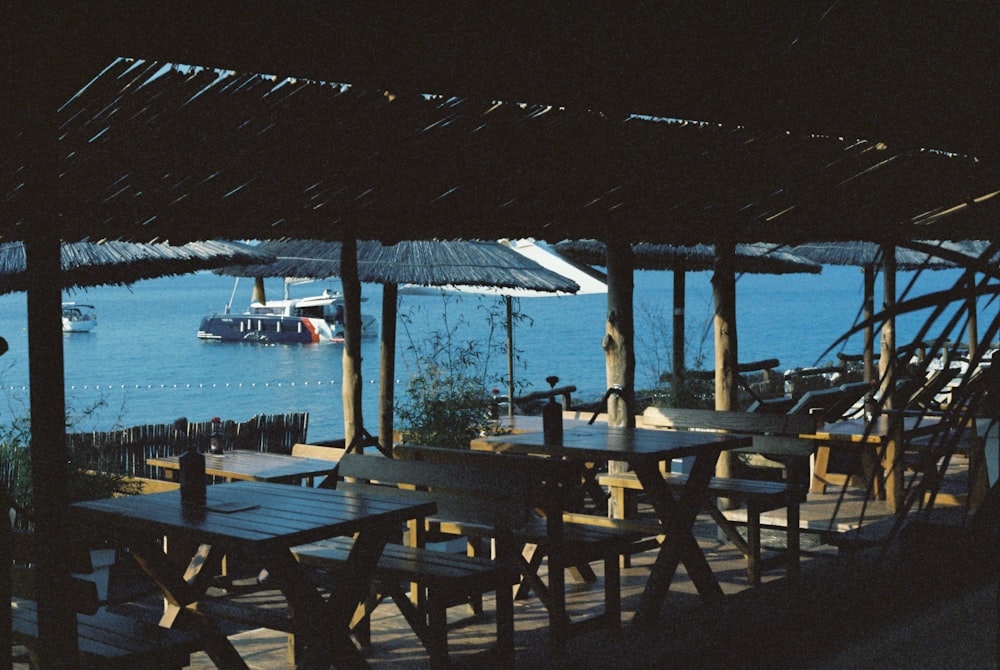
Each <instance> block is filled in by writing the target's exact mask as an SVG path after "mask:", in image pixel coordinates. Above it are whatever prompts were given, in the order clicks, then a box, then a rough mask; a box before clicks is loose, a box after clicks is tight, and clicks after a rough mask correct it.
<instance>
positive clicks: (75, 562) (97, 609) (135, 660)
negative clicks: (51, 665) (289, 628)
mask: <svg viewBox="0 0 1000 670" xmlns="http://www.w3.org/2000/svg"><path fill="white" fill-rule="evenodd" d="M5 512H6V510H5ZM0 527H2V529H0V536H6V537H0V541H3V542H4V543H5V544H6V546H7V547H8V548H9V550H10V553H11V557H12V558H13V565H11V566H10V567H9V569H10V575H11V578H10V585H11V596H12V597H11V609H10V611H11V631H12V633H11V638H12V641H13V642H14V643H15V644H20V645H23V646H24V647H26V648H27V649H28V651H29V653H30V654H31V656H32V658H33V661H32V663H33V664H34V665H36V666H37V665H38V656H37V649H38V645H39V640H38V607H37V605H36V604H35V600H36V597H37V595H36V594H37V589H36V582H37V572H36V569H35V552H34V548H33V546H32V545H33V539H32V536H31V533H30V532H27V531H23V530H12V529H10V528H9V526H8V524H7V518H6V514H4V518H3V519H0ZM71 553H72V556H70V557H68V558H69V563H70V569H71V570H72V571H74V572H75V573H80V574H82V573H89V572H91V571H92V565H91V563H90V553H89V552H88V551H86V550H84V549H82V548H78V549H74V551H73V552H71ZM61 602H62V603H63V604H64V605H65V607H68V608H73V611H74V612H76V613H77V614H76V621H77V631H76V633H77V648H78V651H79V663H80V667H82V668H95V669H104V668H122V669H123V670H131V669H132V668H150V669H153V668H156V669H162V668H182V667H184V666H187V665H189V664H190V661H191V654H192V653H193V652H195V651H197V650H199V649H200V648H201V647H200V643H199V641H198V638H197V637H196V636H195V635H193V634H191V633H188V632H186V631H181V630H172V629H168V628H162V627H160V626H158V625H156V624H155V623H149V622H145V621H141V620H139V619H136V618H133V617H129V616H123V615H119V614H114V613H111V612H109V611H107V610H106V609H102V607H104V606H105V605H106V603H105V602H102V601H101V600H100V599H99V598H98V589H97V584H96V583H95V582H94V581H90V580H87V579H84V578H81V577H77V576H73V577H72V578H71V582H70V588H69V589H68V591H67V592H65V593H63V594H61ZM2 653H9V649H4V650H3V652H2Z"/></svg>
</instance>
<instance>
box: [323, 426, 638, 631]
mask: <svg viewBox="0 0 1000 670" xmlns="http://www.w3.org/2000/svg"><path fill="white" fill-rule="evenodd" d="M396 453H397V454H405V455H406V458H394V459H384V460H385V461H388V462H389V464H391V465H387V464H385V463H378V462H375V461H373V460H371V459H370V457H369V460H366V461H363V462H362V461H358V458H359V457H353V458H350V457H346V456H345V459H344V460H343V461H341V468H342V470H341V475H342V476H343V477H344V478H345V482H344V483H343V484H342V485H346V486H348V487H350V486H353V484H352V483H351V482H350V480H351V478H352V477H356V478H360V479H375V480H378V481H380V482H383V483H393V484H396V485H402V486H408V487H419V488H422V489H427V490H429V495H431V496H432V497H433V499H434V500H435V501H436V502H437V504H438V513H437V515H435V516H434V517H430V518H429V521H430V522H432V523H435V524H437V526H438V528H439V529H440V530H441V531H442V532H446V533H447V532H452V533H459V534H461V535H463V536H466V537H471V538H473V539H474V540H481V539H491V540H493V542H494V543H495V547H496V549H495V551H496V557H497V560H498V561H499V562H501V563H503V564H504V565H507V566H512V567H514V568H516V570H517V572H518V573H519V574H520V576H521V580H522V588H521V590H520V594H521V595H525V594H526V593H527V591H528V590H529V589H530V590H531V591H534V592H535V594H536V595H537V596H538V597H539V599H540V600H541V601H542V602H543V603H544V604H545V606H546V608H547V609H548V612H549V622H550V634H551V641H552V644H553V646H554V648H556V649H557V650H559V649H561V648H563V647H564V646H565V644H566V640H567V638H568V636H569V635H570V634H571V633H580V632H585V631H587V630H592V629H594V628H595V627H598V626H600V627H605V628H608V629H611V630H613V631H615V632H616V633H617V632H619V631H620V629H621V596H620V570H619V566H618V557H619V556H620V555H621V554H622V553H627V552H629V551H630V546H631V545H632V544H633V543H636V542H641V541H642V539H643V537H642V535H641V534H640V533H638V532H636V531H635V530H633V529H621V528H599V527H596V526H591V525H585V524H578V523H566V522H564V518H563V514H562V509H563V507H562V491H563V489H564V485H565V483H566V482H567V481H579V477H580V472H579V468H578V465H577V464H575V463H571V462H569V461H564V460H560V459H543V458H536V457H530V456H514V455H510V454H494V453H489V452H473V451H471V450H456V449H436V448H432V447H414V446H397V447H396ZM359 466H363V467H364V470H363V471H360V470H359V469H358V468H359ZM421 532H422V531H420V530H418V531H417V532H413V533H411V538H416V542H415V543H416V544H418V545H419V542H420V540H419V538H420V535H421ZM527 545H530V546H532V547H533V551H532V552H531V553H530V555H528V556H525V555H524V553H523V550H524V548H525V547H526V546H527ZM542 560H547V561H548V583H547V584H546V583H545V581H544V580H542V579H541V577H540V576H539V574H538V570H539V567H540V565H541V562H542ZM595 560H602V561H604V566H605V578H604V587H605V608H604V612H602V613H601V614H599V615H596V616H594V617H591V618H587V619H579V620H575V621H572V622H571V621H570V617H569V615H568V613H567V612H566V602H565V570H567V569H572V568H575V567H578V566H586V565H587V564H589V563H590V562H593V561H595ZM588 567H589V566H588Z"/></svg>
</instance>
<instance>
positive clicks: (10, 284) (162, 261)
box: [0, 240, 273, 293]
mask: <svg viewBox="0 0 1000 670" xmlns="http://www.w3.org/2000/svg"><path fill="white" fill-rule="evenodd" d="M61 251H62V258H61V263H62V273H63V274H62V277H61V284H62V286H63V287H64V288H68V287H72V286H81V287H82V286H98V285H101V284H131V283H132V282H136V281H139V280H140V279H150V278H152V277H161V276H164V275H179V274H186V273H188V272H194V271H196V270H204V269H209V268H217V267H220V266H222V265H227V264H229V263H233V262H235V261H240V262H247V261H256V262H266V261H268V260H273V256H270V255H269V254H267V253H265V252H262V251H259V250H257V249H255V248H254V247H251V246H249V245H246V244H240V243H238V242H225V241H219V240H209V241H205V242H190V243H188V244H185V245H180V246H173V245H169V244H135V243H131V242H114V241H104V242H100V243H97V242H64V243H63V244H62V247H61ZM26 268H27V266H26V263H25V253H24V245H23V244H21V243H20V242H8V243H4V244H0V293H10V292H13V291H23V290H25V289H26V288H27V277H26Z"/></svg>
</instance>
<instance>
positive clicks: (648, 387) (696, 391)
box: [635, 303, 715, 409]
mask: <svg viewBox="0 0 1000 670" xmlns="http://www.w3.org/2000/svg"><path fill="white" fill-rule="evenodd" d="M636 320H637V322H638V325H637V328H636V334H635V350H636V370H637V371H640V370H641V371H642V378H643V381H642V382H641V383H642V384H643V391H642V392H641V393H638V394H637V396H643V397H647V398H649V399H650V401H651V404H653V405H655V406H660V407H684V408H687V409H711V408H713V407H714V406H715V401H714V397H715V387H714V382H713V381H711V380H705V379H703V378H701V377H700V376H696V375H691V374H687V375H686V376H685V378H684V383H683V384H681V385H678V384H677V383H676V380H675V378H674V371H673V346H672V340H673V333H672V329H673V321H672V319H671V318H670V317H669V316H668V314H667V313H666V310H665V309H664V307H663V306H662V305H659V304H655V305H650V304H648V303H640V305H639V307H638V309H637V310H636ZM709 326H711V318H709V319H708V322H707V324H701V325H698V326H697V327H693V326H692V327H690V328H689V329H688V333H687V334H686V336H685V351H687V352H688V353H687V356H686V358H687V359H688V361H689V363H690V365H689V367H688V368H687V370H686V372H688V373H690V372H692V371H699V370H701V369H702V367H703V366H704V364H705V359H706V343H707V341H708V336H709V334H710V333H711V330H710V329H709ZM692 333H698V334H699V335H698V337H697V338H695V337H694V336H693V335H692ZM692 342H694V343H696V344H697V347H695V348H694V349H693V351H692V349H691V346H690V345H691V344H692Z"/></svg>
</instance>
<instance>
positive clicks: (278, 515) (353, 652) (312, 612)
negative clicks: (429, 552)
mask: <svg viewBox="0 0 1000 670" xmlns="http://www.w3.org/2000/svg"><path fill="white" fill-rule="evenodd" d="M435 511H436V505H435V504H434V503H433V502H430V501H414V500H410V499H406V498H399V497H394V498H384V497H380V496H376V495H367V494H359V493H345V492H342V491H334V490H326V489H317V488H307V487H301V486H287V485H279V484H270V483H264V482H251V481H243V482H233V483H227V484H221V485H218V486H209V487H208V488H207V491H206V504H205V505H203V506H199V505H189V504H182V503H181V500H180V492H179V491H167V492H163V493H154V494H149V495H137V496H127V497H122V498H107V499H103V500H94V501H88V502H81V503H75V504H73V505H71V506H70V514H71V519H72V523H73V524H75V525H78V526H80V527H86V528H88V529H90V530H92V531H97V532H98V533H99V534H101V536H103V537H109V538H111V539H112V540H113V541H115V542H116V543H117V544H119V545H121V546H124V547H126V548H128V549H129V551H130V552H131V554H132V555H133V556H134V557H135V559H136V560H137V562H138V563H139V565H140V566H141V567H142V569H143V570H144V571H145V572H146V573H147V574H148V575H149V576H150V577H151V578H152V579H153V581H154V582H155V583H156V584H157V585H158V586H159V588H160V590H161V591H162V592H163V596H164V599H165V611H164V614H163V617H162V618H161V620H160V624H161V625H163V626H166V627H174V626H177V625H179V624H181V623H183V622H184V620H185V619H187V618H191V617H194V619H193V621H194V623H195V626H194V628H195V629H196V630H197V631H198V633H199V635H200V636H201V637H202V641H203V643H204V645H205V649H206V651H207V653H208V654H209V657H210V658H211V659H212V660H213V661H214V662H215V664H216V665H217V666H218V667H221V668H246V667H247V665H246V663H245V662H244V661H243V659H241V658H240V656H239V654H238V653H237V652H236V650H235V648H234V647H233V646H232V644H231V643H230V642H229V641H228V640H227V639H226V637H225V636H224V635H223V634H222V633H221V632H220V631H219V629H218V627H217V626H216V625H215V622H214V621H212V619H211V618H210V617H208V616H206V615H204V614H199V615H197V616H196V615H195V614H193V612H192V610H196V609H197V604H198V602H199V601H200V600H202V599H203V598H204V596H205V592H206V590H207V589H208V586H209V584H210V582H211V579H212V576H213V574H215V572H216V569H217V568H218V566H219V565H220V562H221V560H222V556H223V555H225V554H226V553H229V552H234V553H241V554H244V555H248V556H253V557H254V558H255V559H256V560H259V561H260V563H261V565H263V567H264V568H265V569H266V570H268V572H269V573H270V574H271V575H272V577H273V578H274V583H275V584H276V585H277V586H278V588H279V589H280V590H281V591H282V593H283V594H284V596H285V598H286V599H287V601H288V604H289V607H290V609H291V610H292V611H293V612H294V621H295V627H296V630H295V633H296V635H297V637H298V639H299V640H301V642H302V657H301V663H300V665H299V667H300V668H326V667H329V665H330V663H331V660H332V661H333V662H334V663H335V664H337V665H345V666H346V665H350V666H352V667H356V666H363V665H364V664H365V662H364V659H363V658H362V657H361V656H360V654H359V652H358V650H357V649H356V647H355V646H354V644H353V642H352V641H351V639H350V620H351V616H352V615H353V614H354V611H355V609H356V608H357V606H358V604H359V603H360V602H361V601H362V600H363V599H364V598H365V596H366V595H367V594H368V590H369V585H370V584H371V581H372V579H373V578H374V575H375V570H376V567H377V564H378V561H379V558H380V557H381V554H382V550H383V548H384V547H385V544H386V542H387V541H388V540H389V539H390V538H392V537H393V536H394V535H395V534H397V533H398V531H399V527H400V524H402V523H404V522H406V521H408V520H411V519H419V518H423V517H424V516H427V515H430V514H433V513H434V512H435ZM151 535H154V536H158V535H163V536H183V537H186V538H189V539H191V540H192V541H194V542H195V543H197V550H196V551H195V552H194V555H193V556H192V557H191V560H190V562H189V563H188V564H187V566H186V567H185V566H184V565H181V564H177V563H175V562H173V561H171V560H170V559H169V558H168V556H167V554H166V553H165V552H164V551H163V549H162V547H161V546H159V545H158V544H157V543H155V542H150V541H149V538H150V536H151ZM339 536H344V537H351V536H354V537H355V540H354V543H353V545H352V549H351V552H350V554H349V557H348V559H347V561H346V563H345V564H344V569H343V572H342V573H341V574H340V575H339V578H338V579H337V581H336V584H335V586H334V589H333V591H332V593H331V594H330V596H329V597H328V598H326V599H324V598H323V597H322V596H321V595H320V593H319V592H318V591H317V589H316V588H315V587H314V586H313V585H312V583H311V582H310V580H309V579H308V576H307V574H306V570H305V568H303V567H302V566H301V565H300V564H299V563H298V561H296V560H295V558H294V556H293V554H292V552H291V548H292V547H295V546H298V545H301V544H306V543H309V542H316V541H319V540H324V539H328V538H332V537H339Z"/></svg>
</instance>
